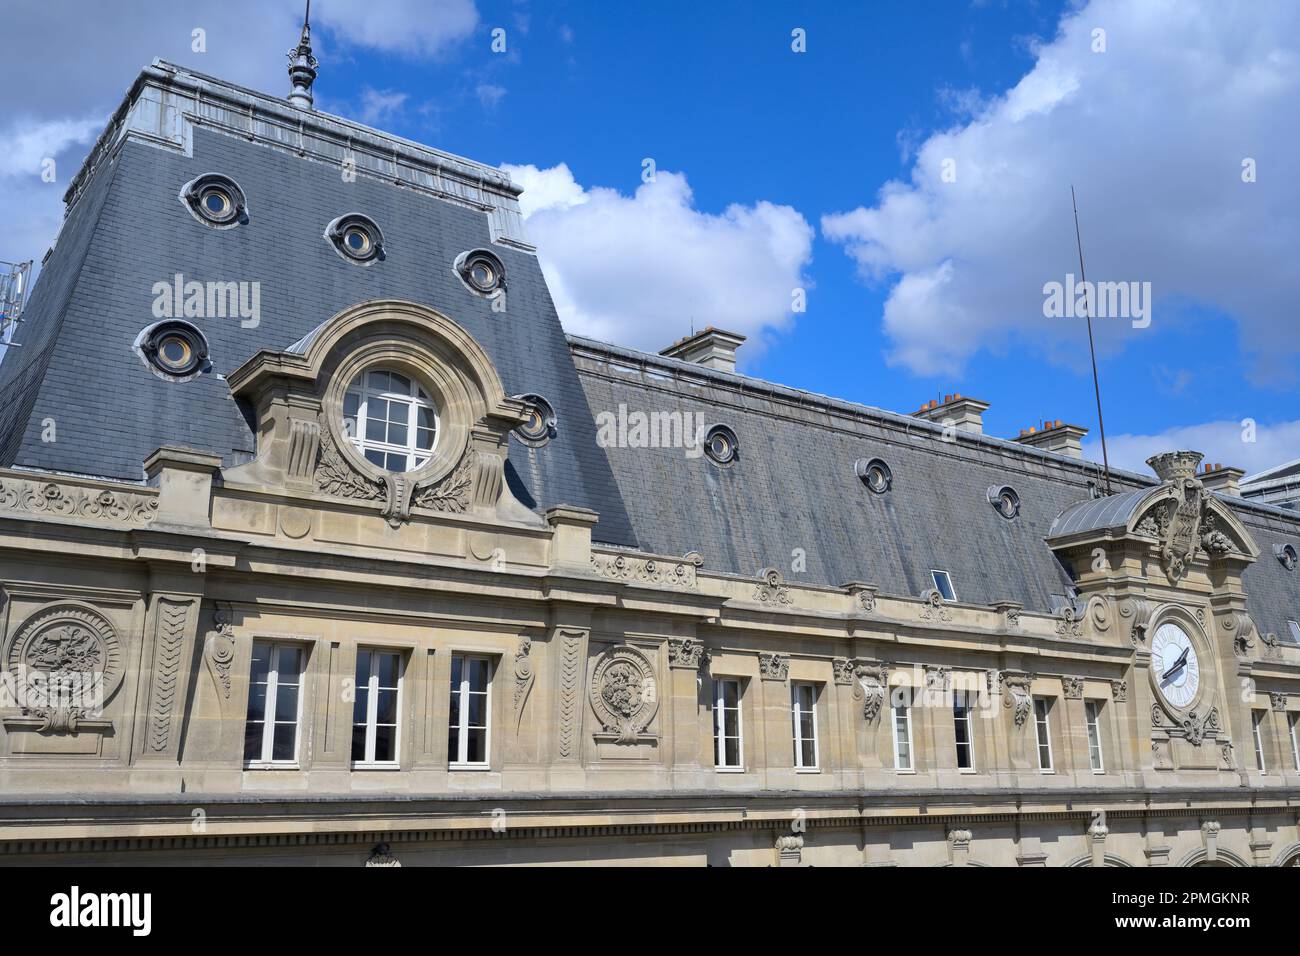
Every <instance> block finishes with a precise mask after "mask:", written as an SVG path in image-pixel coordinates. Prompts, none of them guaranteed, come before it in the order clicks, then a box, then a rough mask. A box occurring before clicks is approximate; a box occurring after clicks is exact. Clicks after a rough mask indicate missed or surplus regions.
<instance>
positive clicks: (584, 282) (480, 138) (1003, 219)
mask: <svg viewBox="0 0 1300 956" xmlns="http://www.w3.org/2000/svg"><path fill="white" fill-rule="evenodd" d="M53 6H56V5H50V4H35V3H27V2H25V0H20V2H19V3H18V4H17V9H16V10H15V14H14V17H13V19H12V20H11V21H10V22H11V23H13V24H14V25H16V26H17V27H18V28H19V29H21V28H22V27H23V25H24V24H27V25H28V26H29V28H30V31H31V32H32V34H33V35H35V34H39V35H40V36H41V37H54V36H57V35H58V34H59V32H60V31H62V32H63V33H64V35H65V36H66V34H67V33H68V31H69V29H70V26H69V23H70V22H71V21H70V18H71V17H72V14H70V13H69V12H67V11H65V10H50V9H47V8H49V7H53ZM241 6H249V5H248V4H247V3H244V2H243V0H232V2H231V3H229V4H222V5H212V4H203V3H180V4H154V3H148V2H144V0H135V2H131V0H128V2H126V3H125V4H123V8H122V11H121V12H119V13H118V14H117V15H116V16H110V15H109V14H108V13H106V12H103V11H102V10H101V8H99V7H94V8H90V7H87V8H84V9H83V10H82V11H81V12H80V14H79V15H77V17H76V23H75V30H76V31H79V32H81V35H82V37H83V39H82V43H83V44H84V45H86V47H87V53H86V55H85V57H84V58H83V61H84V63H83V68H82V69H80V70H78V71H76V72H75V74H74V75H72V76H69V77H60V78H59V79H58V80H57V81H52V82H51V84H48V85H46V86H44V87H42V89H41V90H40V91H38V92H37V93H36V94H35V95H34V96H32V97H31V98H30V99H29V101H28V102H27V103H26V104H24V105H22V107H21V109H19V110H18V111H16V113H15V116H14V118H13V119H11V120H9V121H7V122H8V124H9V125H10V127H11V128H10V130H9V133H10V136H11V137H14V138H15V140H16V141H18V142H20V143H21V144H22V148H20V149H18V150H14V151H11V156H10V157H9V158H8V159H7V160H0V212H2V213H3V214H5V215H6V217H7V218H8V219H9V220H10V221H11V222H14V221H19V222H21V224H22V225H21V227H20V228H17V229H14V230H11V231H10V233H9V235H8V236H6V237H5V238H4V239H3V240H0V258H3V259H16V258H35V259H37V260H39V259H40V257H41V255H42V254H43V252H44V249H45V247H46V246H47V245H48V244H49V241H50V239H51V238H52V236H53V230H54V229H55V228H56V225H57V199H56V198H55V196H54V194H55V192H56V190H55V189H52V188H51V187H49V186H43V185H41V184H40V183H39V179H38V178H36V176H37V170H36V168H35V167H36V165H37V162H36V161H37V159H38V158H39V157H42V156H44V155H47V154H48V155H53V156H55V157H57V158H58V161H59V164H60V171H61V177H60V178H61V180H62V184H61V185H59V186H58V188H57V192H59V193H61V191H62V188H64V186H66V180H67V178H68V176H70V175H72V173H73V172H74V171H75V169H76V166H77V164H78V163H79V162H80V159H81V157H82V156H84V154H85V151H86V149H87V148H88V147H89V145H90V143H91V142H92V141H93V136H94V135H95V133H97V132H98V129H99V128H101V127H102V122H103V117H104V116H105V115H106V113H107V112H108V111H109V110H111V109H112V107H113V106H114V105H115V103H116V101H117V99H118V98H119V97H120V96H121V94H122V92H123V91H124V90H125V88H126V87H127V85H128V84H129V82H130V78H131V76H132V74H133V72H134V71H135V70H136V69H138V68H139V67H140V66H142V65H143V64H145V63H146V62H147V61H148V60H149V59H150V58H152V57H153V56H164V57H166V58H168V59H173V60H176V61H178V62H181V63H184V64H187V65H192V66H194V67H196V68H198V69H201V70H205V71H207V72H212V73H216V74H219V75H222V76H225V77H229V78H231V79H234V80H236V81H239V82H244V83H247V84H248V85H251V86H254V87H257V88H261V89H267V90H269V91H272V92H284V91H285V90H287V80H286V79H285V77H284V72H283V71H284V60H283V50H284V49H285V48H287V47H288V46H289V45H291V43H292V42H293V41H294V39H295V37H294V36H293V21H294V19H295V17H296V16H298V15H299V14H298V12H297V6H298V5H297V4H296V3H293V2H289V0H285V2H283V3H279V2H272V3H258V4H252V5H251V6H249V8H248V9H247V10H242V9H240V8H241ZM1221 6H1222V5H1219V4H1211V3H1206V4H1204V5H1202V4H1197V3H1192V2H1187V3H1182V4H1172V3H1166V2H1160V0H1152V2H1150V3H1143V4H1123V3H1119V2H1106V0H1093V2H1090V3H1086V4H1085V3H1071V4H1062V3H1048V2H1040V3H1009V2H1008V3H997V2H982V3H956V2H953V3H940V2H927V3H904V2H872V3H861V4H856V3H855V4H844V3H727V2H722V3H710V4H701V3H677V2H664V3H659V4H655V5H653V6H636V7H633V6H630V5H613V4H608V3H579V2H567V3H566V2H551V3H545V4H542V3H524V2H488V0H479V2H477V3H475V2H472V0H446V2H444V3H442V4H436V5H434V6H433V7H432V8H430V7H429V6H428V5H426V4H417V3H414V2H406V0H392V2H388V3H384V2H379V0H373V2H370V3H361V2H358V0H333V2H331V0H317V2H316V4H315V10H314V14H313V20H314V24H315V37H316V46H317V53H318V55H319V56H320V58H321V61H322V64H321V73H320V78H319V80H318V81H317V85H316V92H317V97H318V99H317V105H318V107H319V108H321V109H324V110H327V111H330V112H338V113H342V114H344V115H348V116H350V117H352V118H355V119H359V120H362V121H365V122H369V123H371V124H372V125H376V126H378V127H380V128H383V129H387V130H391V131H393V132H396V133H398V134H401V135H404V136H407V137H410V138H412V139H416V140H419V141H421V142H425V143H428V144H430V145H433V146H436V147H439V148H443V149H447V150H449V151H452V152H455V153H459V154H462V155H465V156H468V157H471V158H474V159H477V160H479V161H482V162H486V163H490V164H493V165H500V164H506V165H507V166H508V168H510V169H511V171H512V174H513V175H516V178H520V179H521V181H523V182H524V184H525V186H528V187H529V189H528V192H527V193H526V194H525V200H524V201H525V207H524V208H525V211H526V212H527V213H528V214H529V217H530V218H529V224H528V228H529V233H530V236H531V237H532V238H533V239H534V241H536V242H537V243H538V245H539V251H540V255H541V257H542V261H543V264H544V266H546V268H547V274H548V278H550V279H551V281H552V292H553V294H554V295H555V297H556V301H557V306H558V307H559V308H560V311H561V315H562V317H563V318H564V320H565V322H566V326H568V327H569V328H570V329H571V330H573V331H579V332H584V333H589V334H595V335H597V336H598V337H603V338H609V339H613V340H615V341H620V342H623V343H625V344H630V345H634V346H637V347H642V348H658V347H662V346H664V345H667V344H668V343H669V342H670V341H671V340H672V339H673V338H676V337H677V336H679V335H681V334H684V333H685V332H686V331H687V330H688V329H689V327H690V326H691V324H692V323H693V324H694V325H695V326H696V327H700V326H703V325H706V324H710V323H713V324H718V325H723V326H730V327H739V329H740V330H741V331H744V332H745V333H746V334H749V335H750V336H751V341H750V342H749V343H748V344H746V346H744V348H743V349H742V356H743V358H744V361H743V369H744V371H746V372H748V373H750V374H753V375H757V376H760V377H762V378H766V379H771V380H774V381H778V382H782V383H785V384H788V385H792V386H796V387H799V388H806V389H809V390H811V391H816V392H823V393H828V394H832V395H836V396H839V397H843V398H848V399H851V400H855V401H861V402H864V403H867V404H872V405H878V406H881V407H884V408H889V409H893V410H897V411H913V410H915V409H916V408H918V407H919V406H920V405H921V404H922V403H923V402H925V401H927V400H928V399H931V398H935V397H937V396H940V395H942V394H944V393H948V392H954V391H958V392H961V393H963V394H967V395H973V396H975V397H978V398H981V399H984V400H986V401H989V402H991V403H992V408H991V409H990V411H989V412H988V413H987V415H986V428H987V430H988V431H989V432H991V433H993V434H998V435H1004V436H1011V435H1014V434H1016V433H1017V432H1018V430H1019V429H1020V428H1023V427H1026V426H1029V425H1035V424H1037V423H1038V422H1039V421H1040V420H1041V419H1043V418H1052V419H1056V418H1059V419H1063V420H1066V421H1069V422H1071V423H1076V424H1080V425H1083V426H1085V427H1088V428H1090V429H1092V430H1093V433H1092V436H1091V437H1092V438H1094V439H1095V437H1096V431H1095V422H1096V411H1095V407H1094V403H1093V394H1092V381H1091V375H1090V372H1089V368H1088V365H1087V340H1086V333H1085V330H1084V327H1083V325H1082V324H1081V323H1080V322H1078V321H1077V320H1076V321H1070V320H1065V319H1048V318H1046V317H1045V316H1044V315H1043V314H1042V301H1043V295H1042V287H1043V285H1044V283H1046V282H1049V281H1064V279H1065V276H1066V274H1067V273H1077V261H1076V259H1075V246H1074V232H1073V228H1074V227H1073V221H1072V218H1071V210H1070V192H1069V190H1070V185H1071V184H1072V183H1073V185H1074V186H1075V187H1076V189H1077V190H1078V192H1079V200H1080V211H1081V217H1082V226H1083V239H1084V246H1085V252H1086V254H1087V261H1088V267H1089V275H1090V277H1093V278H1096V279H1111V280H1123V281H1137V282H1144V281H1146V282H1150V283H1151V284H1152V286H1151V287H1152V292H1153V296H1154V300H1153V302H1154V304H1153V307H1152V321H1151V324H1150V326H1149V327H1148V328H1133V327H1132V325H1131V323H1130V322H1129V321H1128V320H1126V319H1107V320H1100V319H1099V320H1098V322H1097V334H1098V340H1099V347H1100V351H1101V359H1102V366H1101V371H1102V390H1103V399H1104V401H1105V411H1106V420H1107V421H1106V423H1107V432H1108V436H1109V437H1111V438H1112V447H1111V452H1112V459H1113V460H1118V461H1119V462H1121V463H1122V464H1125V465H1128V466H1130V467H1137V468H1141V467H1142V466H1141V461H1142V459H1143V458H1144V457H1145V456H1146V455H1148V454H1151V453H1153V452H1155V451H1159V450H1164V449H1166V448H1169V447H1172V446H1173V445H1175V444H1177V445H1180V446H1181V447H1187V446H1188V445H1191V446H1192V447H1197V448H1199V449H1200V450H1202V451H1205V452H1207V453H1208V455H1209V457H1210V458H1211V459H1212V460H1219V461H1223V462H1224V463H1226V464H1238V465H1241V466H1242V467H1245V468H1247V469H1248V470H1251V471H1253V470H1258V469H1259V468H1262V467H1265V466H1267V465H1269V464H1272V463H1276V462H1278V461H1281V460H1284V459H1285V458H1292V457H1297V456H1300V422H1297V421H1296V419H1300V414H1298V413H1297V410H1296V405H1297V403H1296V401H1295V399H1296V397H1297V388H1298V384H1297V378H1296V370H1297V358H1298V355H1300V353H1298V350H1300V341H1298V340H1297V336H1296V335H1295V332H1294V325H1295V321H1294V318H1293V314H1294V305H1293V303H1294V301H1295V298H1294V296H1295V294H1296V293H1297V292H1300V274H1298V273H1297V266H1296V265H1295V262H1294V255H1293V250H1294V249H1295V247H1296V243H1297V241H1300V226H1298V221H1297V220H1298V217H1297V201H1298V199H1300V192H1298V187H1297V185H1296V183H1295V182H1294V179H1293V172H1292V171H1293V170H1294V169H1295V168H1296V167H1297V162H1296V160H1297V158H1300V157H1297V155H1296V153H1297V148H1298V147H1300V135H1298V134H1297V131H1296V130H1295V129H1294V126H1295V124H1294V122H1293V121H1289V122H1288V121H1286V120H1285V117H1286V116H1287V115H1289V114H1290V113H1293V112H1294V108H1293V107H1294V102H1295V98H1296V93H1297V92H1298V88H1300V66H1297V64H1298V63H1300V57H1298V56H1297V48H1296V44H1297V37H1298V36H1300V30H1297V26H1298V25H1300V24H1297V22H1296V21H1297V13H1296V12H1295V11H1294V10H1292V9H1289V8H1288V5H1285V4H1278V5H1276V6H1274V5H1271V4H1268V3H1259V4H1255V5H1252V6H1251V7H1250V8H1249V9H1248V10H1246V11H1244V12H1239V13H1237V14H1236V18H1233V17H1232V15H1231V14H1230V13H1228V12H1227V11H1225V10H1222V9H1220V7H1221ZM97 18H98V22H96V20H97ZM250 18H255V19H256V20H257V22H258V23H259V29H257V30H256V31H253V30H250V29H249V22H250ZM194 27H201V28H202V29H204V31H205V40H206V46H207V49H206V50H205V51H204V52H202V53H194V52H193V51H192V50H191V46H192V40H191V36H192V28H194ZM796 28H799V29H802V30H804V31H805V33H806V52H802V53H799V52H795V51H794V50H792V48H791V47H792V36H791V32H792V30H794V29H796ZM494 29H503V30H504V31H505V34H504V39H505V46H506V51H505V52H504V53H500V52H494V51H493V49H492V43H493V30H494ZM1098 29H1100V30H1102V31H1104V34H1103V36H1102V41H1103V42H1102V46H1103V48H1102V49H1100V50H1098V49H1096V47H1097V44H1098V35H1097V33H1096V31H1097V30H1098ZM254 34H255V36H254ZM46 42H47V41H46V40H44V39H37V40H35V41H34V42H33V43H32V44H29V45H28V48H27V49H25V50H24V51H23V52H22V53H21V54H20V56H19V58H18V61H17V62H14V63H10V64H9V65H7V66H5V67H0V81H6V80H10V79H13V78H16V76H17V73H18V72H19V71H23V70H29V69H30V67H31V64H28V63H26V62H25V61H26V60H28V59H30V60H32V61H33V62H36V61H38V60H39V59H40V58H42V57H44V58H46V62H49V60H50V59H52V60H53V61H54V62H56V63H57V62H58V60H59V57H61V56H62V57H66V56H67V47H66V46H62V45H60V44H57V43H55V42H54V40H53V39H50V40H49V41H48V44H49V45H48V47H45V46H43V44H45V43H46ZM6 70H8V71H14V72H15V77H13V78H11V77H7V76H5V75H4V73H3V71H6ZM10 88H12V87H10ZM5 123H6V121H0V126H4V125H5ZM647 158H649V159H651V160H653V162H654V166H655V169H656V171H657V175H656V177H655V180H654V182H652V183H645V182H644V181H643V178H642V177H643V167H644V161H645V160H646V159H647ZM1247 159H1249V160H1250V161H1251V162H1252V163H1253V164H1254V165H1255V168H1256V169H1257V170H1258V173H1257V178H1256V179H1255V181H1254V182H1243V181H1242V176H1241V170H1242V162H1243V161H1244V160H1247ZM945 161H950V162H951V169H952V170H954V171H955V181H953V182H947V181H946V180H945V179H944V178H943V176H942V173H943V170H944V168H945V167H944V163H945ZM530 197H532V198H531V206H532V207H534V208H530ZM796 287H798V288H803V289H805V290H806V295H807V310H806V311H805V312H802V313H797V312H792V311H791V309H790V303H791V291H792V290H793V289H794V288H796ZM1243 419H1251V420H1253V421H1255V422H1257V429H1256V431H1255V433H1254V435H1253V437H1254V438H1255V439H1256V440H1255V441H1245V442H1243V440H1242V438H1243V433H1242V429H1241V421H1242V420H1243ZM1247 437H1250V436H1249V435H1248V436H1247Z"/></svg>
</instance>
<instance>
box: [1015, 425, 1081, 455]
mask: <svg viewBox="0 0 1300 956" xmlns="http://www.w3.org/2000/svg"><path fill="white" fill-rule="evenodd" d="M1086 434H1088V429H1086V428H1081V427H1079V426H1078V425H1066V424H1064V423H1063V422H1062V421H1061V420H1060V419H1059V418H1058V419H1056V420H1055V421H1050V422H1047V423H1045V424H1044V426H1043V427H1042V428H1032V427H1031V428H1022V429H1021V430H1020V434H1019V435H1017V436H1016V437H1015V438H1013V439H1012V441H1017V442H1020V444H1022V445H1029V446H1030V447H1031V448H1041V449H1042V450H1043V451H1051V452H1055V453H1056V454H1058V455H1068V456H1069V457H1070V458H1082V457H1083V436H1084V435H1086Z"/></svg>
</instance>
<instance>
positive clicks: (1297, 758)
mask: <svg viewBox="0 0 1300 956" xmlns="http://www.w3.org/2000/svg"><path fill="white" fill-rule="evenodd" d="M1287 718H1288V722H1289V724H1290V727H1291V761H1292V764H1293V766H1294V767H1295V768H1296V771H1297V772H1300V730H1297V727H1300V714H1288V715H1287Z"/></svg>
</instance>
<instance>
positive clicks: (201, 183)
mask: <svg viewBox="0 0 1300 956" xmlns="http://www.w3.org/2000/svg"><path fill="white" fill-rule="evenodd" d="M180 200H181V202H183V203H184V204H185V206H186V208H188V209H189V211H190V214H191V215H192V216H194V218H195V219H197V220H199V222H202V223H206V224H207V225H209V226H213V227H215V228H217V229H230V228H232V227H234V226H237V225H239V224H240V223H242V222H247V221H248V203H247V201H246V200H245V199H244V191H243V190H242V189H240V188H239V184H238V183H236V182H235V181H234V180H233V179H231V178H230V177H229V176H222V175H220V174H218V173H207V174H205V175H203V176H199V177H198V178H196V179H191V180H190V181H189V182H188V183H186V184H185V185H184V186H182V187H181V195H180Z"/></svg>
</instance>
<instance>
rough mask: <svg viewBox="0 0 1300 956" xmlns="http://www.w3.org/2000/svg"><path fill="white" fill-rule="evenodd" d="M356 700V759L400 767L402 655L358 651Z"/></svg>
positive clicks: (360, 762)
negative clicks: (398, 761)
mask: <svg viewBox="0 0 1300 956" xmlns="http://www.w3.org/2000/svg"><path fill="white" fill-rule="evenodd" d="M356 695H357V696H356V700H355V702H354V703H353V705H352V762H353V763H354V764H356V765H358V766H362V767H396V766H397V760H398V744H399V742H400V730H401V713H402V655H401V653H400V652H398V651H380V650H373V649H367V648H358V650H357V683H356Z"/></svg>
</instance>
